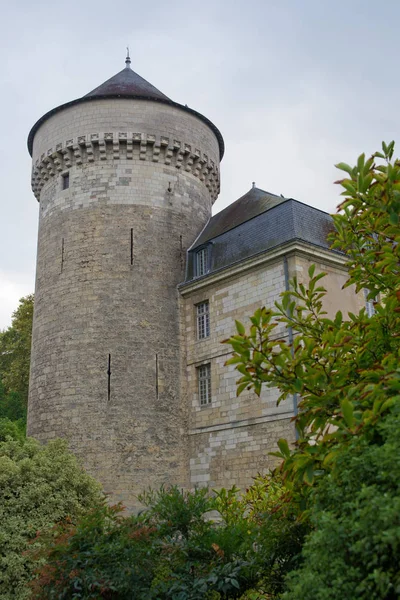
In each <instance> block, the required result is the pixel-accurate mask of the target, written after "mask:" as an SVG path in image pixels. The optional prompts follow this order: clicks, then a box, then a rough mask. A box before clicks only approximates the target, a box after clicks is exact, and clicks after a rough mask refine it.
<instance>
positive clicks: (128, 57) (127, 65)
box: [125, 46, 131, 69]
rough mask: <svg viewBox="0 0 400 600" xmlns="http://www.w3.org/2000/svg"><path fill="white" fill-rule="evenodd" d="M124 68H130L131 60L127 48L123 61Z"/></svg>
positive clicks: (127, 48)
mask: <svg viewBox="0 0 400 600" xmlns="http://www.w3.org/2000/svg"><path fill="white" fill-rule="evenodd" d="M125 68H126V69H130V68H131V58H130V56H129V46H127V47H126V59H125Z"/></svg>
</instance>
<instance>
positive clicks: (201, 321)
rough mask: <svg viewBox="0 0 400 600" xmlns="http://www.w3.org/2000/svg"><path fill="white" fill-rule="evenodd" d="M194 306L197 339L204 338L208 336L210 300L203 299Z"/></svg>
mask: <svg viewBox="0 0 400 600" xmlns="http://www.w3.org/2000/svg"><path fill="white" fill-rule="evenodd" d="M195 307H196V324H197V339H198V340H204V339H206V338H208V337H210V302H209V300H203V301H202V302H199V303H198V304H196V305H195Z"/></svg>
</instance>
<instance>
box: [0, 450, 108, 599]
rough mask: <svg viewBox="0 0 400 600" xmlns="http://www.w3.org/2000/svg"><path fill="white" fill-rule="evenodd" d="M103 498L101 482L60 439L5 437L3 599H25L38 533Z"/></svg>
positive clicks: (0, 474)
mask: <svg viewBox="0 0 400 600" xmlns="http://www.w3.org/2000/svg"><path fill="white" fill-rule="evenodd" d="M101 501H102V495H101V492H100V486H99V485H98V484H97V483H96V482H95V481H94V480H93V479H92V478H91V477H89V475H87V474H86V473H85V472H84V471H83V469H82V468H81V466H80V465H79V464H78V462H77V460H76V458H75V457H74V456H73V455H72V454H70V453H69V452H67V450H66V444H65V443H64V442H61V441H55V442H50V443H49V444H48V445H47V446H41V445H40V444H39V443H37V442H36V441H34V440H32V439H28V440H26V441H17V440H8V441H6V442H2V443H0V599H1V600H11V599H12V598H15V599H18V600H23V599H24V598H27V597H29V590H28V588H27V587H26V584H27V582H28V581H29V580H30V579H31V577H32V573H33V570H34V568H36V564H35V561H34V559H33V557H32V555H31V554H30V553H29V552H27V550H28V549H30V548H32V546H34V547H37V548H39V547H40V546H41V544H42V542H41V540H40V538H38V534H39V533H42V532H46V531H48V530H50V529H51V528H52V527H53V526H54V524H55V523H57V522H59V521H61V520H62V519H65V518H66V517H68V518H69V519H72V520H74V519H76V518H78V517H80V516H81V515H83V514H84V513H85V512H87V511H88V510H90V509H91V508H92V507H93V505H96V504H99V503H101Z"/></svg>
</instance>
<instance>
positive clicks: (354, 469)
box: [284, 410, 400, 600]
mask: <svg viewBox="0 0 400 600" xmlns="http://www.w3.org/2000/svg"><path fill="white" fill-rule="evenodd" d="M399 431H400V413H399V411H397V410H396V411H395V412H394V413H392V414H389V415H387V416H386V417H385V418H384V419H383V420H382V422H381V423H380V424H379V425H378V426H377V428H376V431H375V438H374V439H373V440H367V439H366V438H365V437H362V436H355V437H354V438H353V440H352V441H351V443H350V444H349V446H348V448H347V449H346V450H345V451H344V452H343V453H341V454H340V455H339V456H338V459H337V462H336V465H335V468H334V469H333V470H332V471H331V472H330V473H329V474H328V475H327V476H326V477H324V478H323V479H322V480H321V482H320V484H319V486H318V489H317V490H316V493H315V494H314V498H313V499H314V504H313V510H312V516H311V521H312V523H313V524H314V526H315V530H314V531H313V532H312V533H311V534H310V535H309V537H308V539H307V540H306V543H305V545H304V548H303V557H304V563H302V567H301V568H300V569H299V570H298V571H294V572H293V573H292V574H291V575H290V577H289V591H288V593H287V594H286V595H284V598H285V600H297V599H298V598H312V599H313V600H336V598H349V599H353V598H354V599H356V598H357V599H361V600H374V599H382V598H385V600H396V599H397V598H399V597H400V567H399V557H400V436H399Z"/></svg>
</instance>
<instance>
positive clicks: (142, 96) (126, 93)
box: [28, 56, 225, 159]
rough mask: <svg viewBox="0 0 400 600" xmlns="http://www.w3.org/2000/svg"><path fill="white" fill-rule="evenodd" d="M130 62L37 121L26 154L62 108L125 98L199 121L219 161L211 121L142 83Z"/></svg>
mask: <svg viewBox="0 0 400 600" xmlns="http://www.w3.org/2000/svg"><path fill="white" fill-rule="evenodd" d="M130 62H131V60H130V58H129V56H127V58H126V61H125V65H126V66H125V69H123V70H122V71H120V72H119V73H117V74H116V75H114V76H113V77H111V78H110V79H107V81H105V82H104V83H102V84H101V85H99V86H98V87H97V88H95V89H94V90H92V91H91V92H89V93H88V94H86V95H85V96H82V98H77V99H76V100H72V102H67V103H66V104H62V105H61V106H57V108H53V110H50V111H49V112H47V113H46V114H45V115H43V117H42V118H41V119H39V120H38V121H37V122H36V123H35V125H34V126H33V127H32V129H31V131H30V133H29V136H28V150H29V154H30V155H31V156H32V148H33V138H34V137H35V134H36V132H37V130H38V129H39V127H40V126H41V125H42V123H44V122H45V121H47V119H48V118H49V117H51V116H53V115H54V114H56V113H58V112H60V111H61V110H64V109H65V108H69V107H70V106H74V105H75V104H81V103H83V102H90V101H92V100H103V99H110V98H126V99H127V100H130V99H132V100H151V101H153V102H161V103H163V104H169V105H170V106H175V107H176V108H179V109H181V110H184V111H185V112H188V113H190V114H192V115H194V116H195V117H197V118H198V119H200V120H201V121H203V123H205V124H206V125H208V127H210V129H211V130H212V131H213V132H214V134H215V136H216V138H217V140H218V145H219V152H220V159H222V157H223V155H224V150H225V145H224V140H223V137H222V135H221V132H220V131H219V129H217V127H215V125H214V124H213V123H211V121H209V120H208V119H207V118H206V117H204V116H203V115H202V114H201V113H199V112H197V111H196V110H193V109H192V108H189V107H188V106H186V105H185V106H183V105H182V104H179V103H178V102H174V101H173V100H171V99H170V98H168V96H166V95H165V94H163V93H162V92H160V90H158V89H157V88H156V87H154V85H152V84H151V83H149V82H148V81H146V79H143V77H141V76H140V75H138V74H137V73H135V71H132V69H131V68H130Z"/></svg>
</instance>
